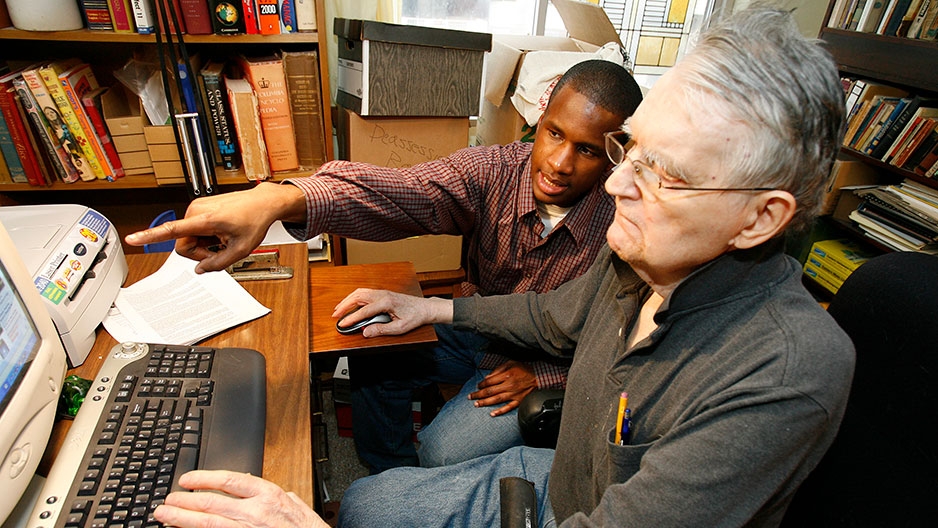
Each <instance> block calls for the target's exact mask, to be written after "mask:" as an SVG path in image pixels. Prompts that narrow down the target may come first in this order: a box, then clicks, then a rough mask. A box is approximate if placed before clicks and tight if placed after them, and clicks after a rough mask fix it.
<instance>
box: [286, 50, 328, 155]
mask: <svg viewBox="0 0 938 528" xmlns="http://www.w3.org/2000/svg"><path fill="white" fill-rule="evenodd" d="M283 70H284V75H285V76H286V80H287V93H288V95H289V100H290V113H291V114H292V116H293V130H294V132H295V134H296V154H297V161H298V163H299V165H300V167H301V168H303V169H312V168H314V167H318V166H320V165H322V164H323V163H325V161H326V155H325V152H326V145H325V140H324V137H323V130H324V124H323V117H322V97H321V96H320V95H321V93H320V84H319V61H318V58H317V54H316V52H315V51H308V52H284V54H283Z"/></svg>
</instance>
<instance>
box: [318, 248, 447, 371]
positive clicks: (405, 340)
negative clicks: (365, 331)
mask: <svg viewBox="0 0 938 528" xmlns="http://www.w3.org/2000/svg"><path fill="white" fill-rule="evenodd" d="M309 288H310V289H309V298H310V304H311V308H310V310H311V311H310V320H311V324H310V327H309V330H310V342H311V343H312V344H313V347H312V348H311V349H310V352H311V354H312V356H313V357H316V356H319V357H327V356H332V357H336V356H347V355H350V354H362V353H371V354H374V353H384V352H393V351H395V350H412V349H414V348H419V347H426V346H432V345H435V344H436V332H435V331H434V330H433V327H432V326H430V325H427V326H421V327H420V328H416V329H414V330H411V331H410V332H407V333H406V334H404V335H399V336H380V337H370V338H364V337H362V335H361V334H351V335H342V334H340V333H339V332H338V331H336V329H335V323H336V320H335V319H333V318H332V311H333V310H335V306H336V305H337V304H339V302H340V301H341V300H342V299H344V298H345V297H346V296H348V294H350V293H352V292H353V291H355V289H356V288H373V289H377V290H390V291H395V292H400V293H406V294H409V295H416V296H418V297H422V296H423V293H422V290H421V289H420V282H419V281H418V280H417V272H416V271H415V270H414V265H413V263H410V262H393V263H388V264H356V265H352V266H333V267H321V268H315V269H313V271H312V272H311V273H310V276H309Z"/></svg>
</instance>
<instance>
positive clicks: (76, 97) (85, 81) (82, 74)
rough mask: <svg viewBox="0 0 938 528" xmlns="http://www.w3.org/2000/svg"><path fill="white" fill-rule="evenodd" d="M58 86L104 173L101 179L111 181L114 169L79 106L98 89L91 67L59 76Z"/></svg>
mask: <svg viewBox="0 0 938 528" xmlns="http://www.w3.org/2000/svg"><path fill="white" fill-rule="evenodd" d="M59 84H61V85H62V89H63V90H64V91H65V97H66V98H68V103H69V104H70V105H71V106H72V108H73V109H74V111H75V117H76V118H77V119H78V125H79V126H80V127H81V129H82V131H84V133H85V137H86V138H87V139H88V143H89V144H90V146H91V150H92V151H93V152H94V156H95V158H97V160H98V164H99V165H100V166H101V170H102V172H103V173H104V176H103V178H105V179H108V180H113V179H114V178H115V177H116V173H115V171H114V167H112V166H111V163H110V161H108V158H107V155H106V154H105V153H104V147H103V146H102V145H101V140H100V139H99V138H98V135H97V134H96V133H95V131H94V127H93V126H92V125H91V121H90V120H89V119H88V116H87V115H86V114H85V107H84V105H82V104H81V98H82V97H83V96H84V95H85V94H87V93H89V92H91V91H92V90H94V89H95V88H97V87H98V81H97V80H96V79H95V78H94V75H92V73H91V67H90V66H88V65H84V66H83V67H82V68H80V69H78V70H73V73H71V74H66V75H62V76H59ZM99 177H100V176H99Z"/></svg>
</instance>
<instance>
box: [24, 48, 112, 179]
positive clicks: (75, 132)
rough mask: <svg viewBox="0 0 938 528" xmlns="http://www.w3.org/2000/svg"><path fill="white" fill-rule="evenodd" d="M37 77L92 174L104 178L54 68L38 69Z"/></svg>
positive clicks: (88, 139) (98, 161)
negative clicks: (47, 92)
mask: <svg viewBox="0 0 938 528" xmlns="http://www.w3.org/2000/svg"><path fill="white" fill-rule="evenodd" d="M39 75H40V77H42V81H43V82H44V83H45V85H46V88H47V89H48V90H49V94H50V95H52V100H53V101H55V105H56V107H57V108H58V109H59V114H60V115H61V116H62V120H63V121H65V124H66V125H67V126H68V130H69V132H71V133H72V137H74V138H75V141H76V142H77V143H78V146H79V147H80V148H81V151H82V153H83V154H84V156H85V160H86V161H87V162H88V165H89V166H90V167H91V170H92V172H94V175H95V178H99V179H104V178H106V177H107V176H106V174H105V172H104V168H103V167H102V166H101V162H100V160H98V158H97V156H95V152H94V148H93V147H92V146H91V138H89V137H88V136H87V135H85V131H84V129H83V128H82V126H81V122H79V120H78V116H77V113H76V111H75V109H74V108H72V104H71V103H70V102H69V101H68V96H67V95H66V94H65V88H63V87H62V85H61V84H60V83H59V76H58V74H57V72H56V70H55V68H54V67H53V66H44V67H42V68H40V69H39Z"/></svg>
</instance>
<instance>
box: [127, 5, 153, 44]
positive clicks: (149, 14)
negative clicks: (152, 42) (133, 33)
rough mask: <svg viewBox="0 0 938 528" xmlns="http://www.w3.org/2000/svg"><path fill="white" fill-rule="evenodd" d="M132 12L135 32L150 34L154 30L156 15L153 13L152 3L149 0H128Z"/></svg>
mask: <svg viewBox="0 0 938 528" xmlns="http://www.w3.org/2000/svg"><path fill="white" fill-rule="evenodd" d="M130 6H131V9H132V10H133V14H134V26H136V28H137V33H140V34H142V35H150V34H152V33H155V32H156V17H155V16H154V14H153V4H151V3H150V0H130Z"/></svg>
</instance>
